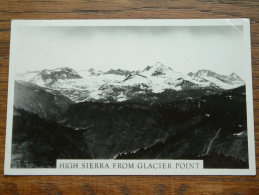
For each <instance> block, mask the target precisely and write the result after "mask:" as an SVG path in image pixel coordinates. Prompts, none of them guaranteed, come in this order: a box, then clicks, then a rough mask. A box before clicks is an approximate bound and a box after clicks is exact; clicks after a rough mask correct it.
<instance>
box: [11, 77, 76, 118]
mask: <svg viewBox="0 0 259 195" xmlns="http://www.w3.org/2000/svg"><path fill="white" fill-rule="evenodd" d="M71 103H72V102H71V100H70V99H68V98H67V97H65V96H63V95H62V94H61V93H60V92H58V91H53V90H49V89H47V88H43V87H40V86H37V85H33V84H31V83H28V82H22V81H16V82H15V87H14V106H15V107H16V108H21V109H24V110H26V111H28V112H31V113H35V114H37V115H38V116H40V117H41V118H45V119H49V120H55V118H56V117H57V115H59V114H60V113H62V112H64V111H66V109H67V108H68V107H69V105H70V104H71Z"/></svg>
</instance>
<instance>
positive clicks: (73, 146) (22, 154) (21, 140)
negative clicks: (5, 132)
mask: <svg viewBox="0 0 259 195" xmlns="http://www.w3.org/2000/svg"><path fill="white" fill-rule="evenodd" d="M14 112H15V116H14V118H13V134H12V135H13V136H12V159H11V167H12V168H35V167H37V168H50V167H53V168H54V167H55V166H56V160H57V159H89V158H91V155H90V153H89V150H88V148H87V144H86V143H85V142H84V140H83V139H82V132H80V131H75V130H73V129H70V128H68V127H64V126H61V125H58V124H57V123H55V122H53V121H46V120H44V119H42V118H39V117H38V116H37V115H35V114H32V113H28V112H26V111H25V110H22V109H14Z"/></svg>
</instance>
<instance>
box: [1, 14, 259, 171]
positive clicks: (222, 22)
mask: <svg viewBox="0 0 259 195" xmlns="http://www.w3.org/2000/svg"><path fill="white" fill-rule="evenodd" d="M236 25H241V26H243V27H244V43H245V53H244V57H245V64H244V66H246V68H247V69H246V96H247V97H246V102H247V127H248V150H249V151H248V155H249V169H202V170H175V171H168V170H167V171H161V170H159V171H156V170H153V169H152V170H144V171H139V170H128V169H127V170H124V171H121V170H101V171H100V170H91V171H89V170H82V169H80V170H78V169H52V168H44V169H40V168H33V169H14V168H10V165H11V140H12V122H13V103H14V102H13V100H14V82H15V79H14V69H15V67H14V65H13V59H14V58H15V56H14V54H13V50H14V47H15V37H16V28H17V27H19V26H37V27H38V26H233V28H235V26H236ZM6 123H7V124H6V143H5V162H4V174H5V175H255V174H256V163H255V139H254V114H253V88H252V66H251V42H250V20H249V19H189V20H187V19H162V20H161V19H138V20H135V19H130V20H125V19H112V20H101V19H100V20H12V23H11V40H10V60H9V84H8V105H7V122H6ZM109 161H114V162H116V160H109ZM124 161H125V162H128V161H129V160H124ZM142 161H143V162H145V160H142ZM152 161H154V162H156V160H152Z"/></svg>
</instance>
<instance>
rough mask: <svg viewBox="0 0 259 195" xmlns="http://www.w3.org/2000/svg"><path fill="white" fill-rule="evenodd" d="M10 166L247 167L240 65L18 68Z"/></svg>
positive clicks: (243, 91) (243, 97) (244, 90)
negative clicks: (162, 163) (114, 162)
mask: <svg viewBox="0 0 259 195" xmlns="http://www.w3.org/2000/svg"><path fill="white" fill-rule="evenodd" d="M12 139H13V141H12V167H14V168H20V167H23V168H34V167H42V168H48V167H55V166H56V160H57V159H202V160H204V167H205V168H247V167H248V149H247V147H248V145H247V118H246V88H245V83H244V81H243V80H242V79H241V78H240V77H239V76H238V75H237V74H235V73H232V74H230V75H221V74H218V73H215V72H213V71H210V70H199V71H197V72H193V73H188V74H182V73H180V72H177V71H174V70H173V69H172V67H168V66H165V65H163V64H161V63H159V62H158V63H156V64H155V65H154V66H147V67H146V68H144V69H143V70H136V71H129V70H122V69H117V70H114V69H110V70H108V71H100V70H95V69H93V68H91V69H89V70H82V71H80V72H76V71H75V70H73V69H71V68H67V67H63V68H57V69H53V70H46V69H45V70H42V71H32V72H26V73H23V74H19V75H17V77H16V82H15V88H14V116H13V136H12Z"/></svg>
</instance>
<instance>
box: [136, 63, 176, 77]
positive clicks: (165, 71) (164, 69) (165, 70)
mask: <svg viewBox="0 0 259 195" xmlns="http://www.w3.org/2000/svg"><path fill="white" fill-rule="evenodd" d="M173 72H174V71H173V70H172V68H171V67H169V66H165V65H164V64H162V63H161V62H157V63H156V64H155V65H154V66H147V67H146V68H144V70H143V71H141V72H140V74H142V75H144V76H147V77H148V76H157V77H159V76H166V75H168V76H169V75H171V74H172V73H173Z"/></svg>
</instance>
